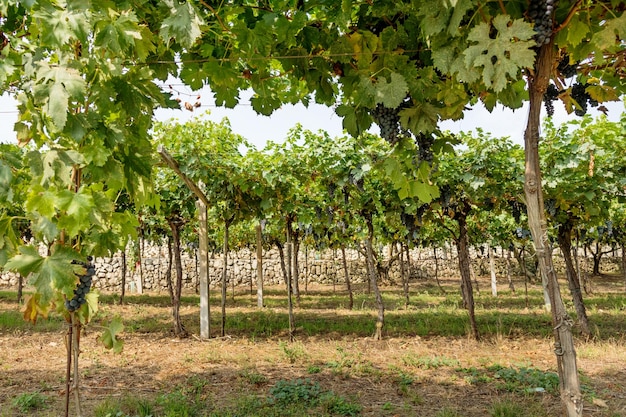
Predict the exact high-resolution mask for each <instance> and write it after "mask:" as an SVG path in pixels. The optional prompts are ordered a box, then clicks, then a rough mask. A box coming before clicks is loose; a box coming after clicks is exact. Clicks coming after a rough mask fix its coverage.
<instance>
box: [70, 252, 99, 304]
mask: <svg viewBox="0 0 626 417" xmlns="http://www.w3.org/2000/svg"><path fill="white" fill-rule="evenodd" d="M87 259H88V262H87V263H83V262H80V263H79V262H73V263H78V264H80V265H82V266H84V267H85V275H78V274H77V276H78V283H77V284H76V289H75V290H74V297H72V299H71V300H65V308H66V309H67V311H70V312H72V311H76V310H78V309H79V308H80V306H82V305H83V304H85V301H86V300H85V296H86V295H87V293H89V290H90V289H91V281H92V279H93V276H94V275H95V273H96V268H94V266H93V264H91V260H92V258H91V256H90V257H88V258H87Z"/></svg>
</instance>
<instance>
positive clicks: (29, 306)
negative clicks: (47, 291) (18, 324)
mask: <svg viewBox="0 0 626 417" xmlns="http://www.w3.org/2000/svg"><path fill="white" fill-rule="evenodd" d="M40 301H41V294H33V295H31V296H29V297H26V302H25V303H24V320H26V321H29V322H31V323H33V324H36V323H37V318H38V317H39V316H41V317H43V318H44V319H45V318H48V312H49V310H50V305H49V304H48V305H41V304H40Z"/></svg>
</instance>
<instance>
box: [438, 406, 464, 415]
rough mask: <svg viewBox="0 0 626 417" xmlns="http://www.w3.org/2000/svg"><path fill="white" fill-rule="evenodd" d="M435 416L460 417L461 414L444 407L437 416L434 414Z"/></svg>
mask: <svg viewBox="0 0 626 417" xmlns="http://www.w3.org/2000/svg"><path fill="white" fill-rule="evenodd" d="M435 416H436V417H461V414H459V412H458V411H457V410H455V409H454V408H450V407H445V408H443V409H441V410H440V411H439V412H438V413H437V414H435Z"/></svg>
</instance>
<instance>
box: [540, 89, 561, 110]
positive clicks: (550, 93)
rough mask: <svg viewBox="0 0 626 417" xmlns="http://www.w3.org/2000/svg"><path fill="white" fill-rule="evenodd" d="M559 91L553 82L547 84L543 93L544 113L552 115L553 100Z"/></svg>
mask: <svg viewBox="0 0 626 417" xmlns="http://www.w3.org/2000/svg"><path fill="white" fill-rule="evenodd" d="M559 94H561V91H559V89H558V88H556V86H555V85H554V84H549V85H548V88H547V89H546V92H545V93H544V94H543V104H544V105H545V106H546V113H548V116H549V117H552V116H553V115H554V101H555V100H556V99H557V98H558V97H559Z"/></svg>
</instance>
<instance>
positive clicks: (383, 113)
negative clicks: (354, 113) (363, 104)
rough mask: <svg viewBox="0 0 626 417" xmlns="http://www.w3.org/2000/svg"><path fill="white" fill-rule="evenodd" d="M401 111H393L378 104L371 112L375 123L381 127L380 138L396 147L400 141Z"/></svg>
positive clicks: (397, 109)
mask: <svg viewBox="0 0 626 417" xmlns="http://www.w3.org/2000/svg"><path fill="white" fill-rule="evenodd" d="M399 110H400V108H399V107H396V108H395V109H391V108H389V107H385V106H384V105H383V104H382V103H378V104H377V105H376V108H375V109H374V110H372V111H371V114H372V117H373V118H374V121H375V122H376V124H377V125H378V127H380V136H381V137H382V138H383V139H385V140H386V141H387V142H389V143H390V144H392V145H395V144H396V143H397V142H398V140H399V139H400V135H399V133H400V116H399V115H398V111H399Z"/></svg>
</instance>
